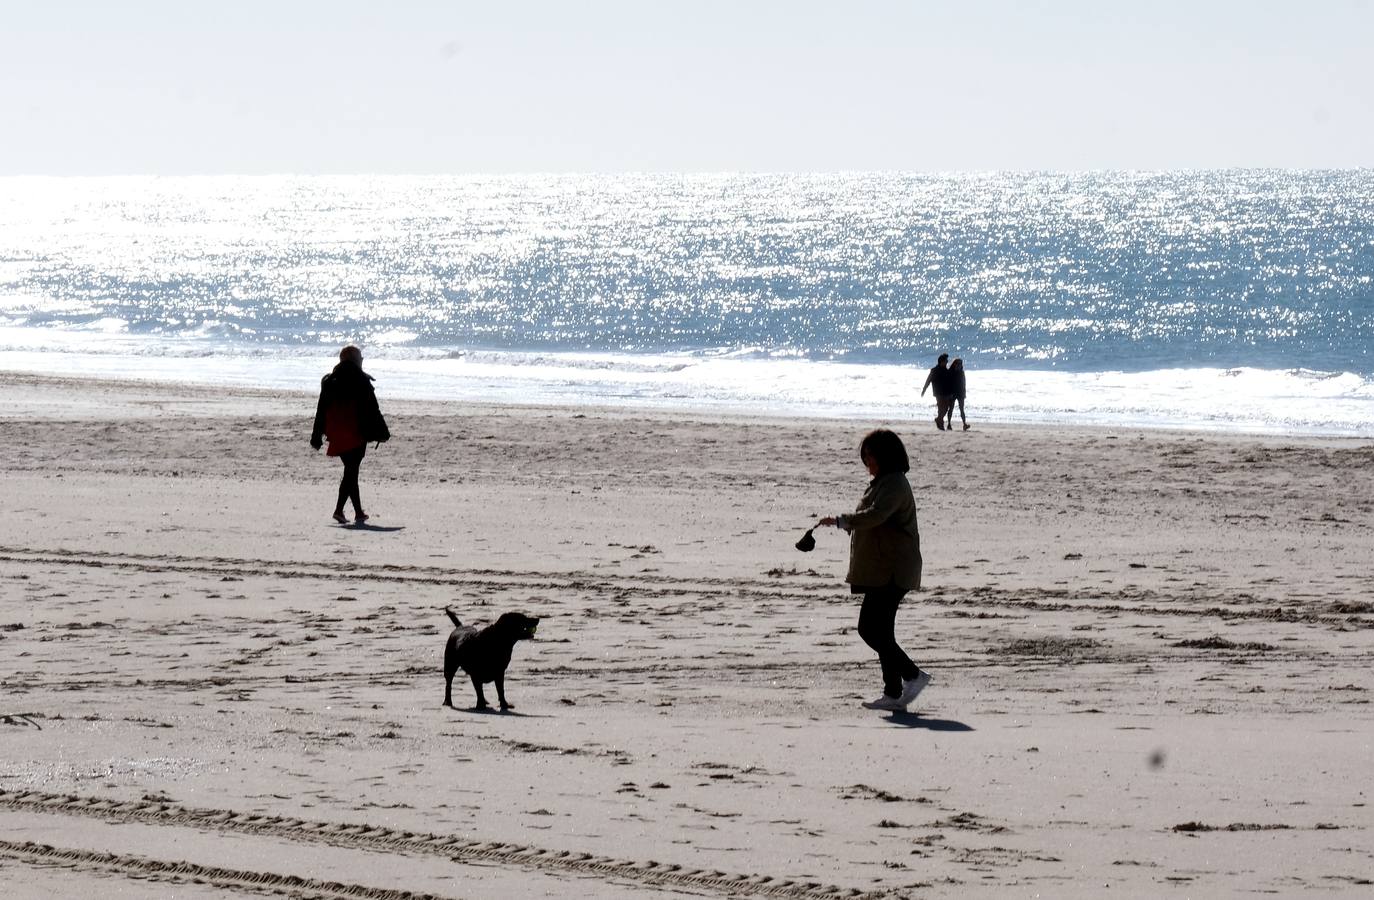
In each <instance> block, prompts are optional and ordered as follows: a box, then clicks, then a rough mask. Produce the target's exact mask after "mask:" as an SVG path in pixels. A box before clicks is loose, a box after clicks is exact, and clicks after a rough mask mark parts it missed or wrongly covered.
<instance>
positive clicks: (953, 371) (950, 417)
mask: <svg viewBox="0 0 1374 900" xmlns="http://www.w3.org/2000/svg"><path fill="white" fill-rule="evenodd" d="M967 390H968V389H967V386H966V382H965V381H964V361H963V360H962V359H956V360H955V361H954V362H952V363H950V364H949V410H948V412H946V414H945V430H946V431H953V430H954V404H956V403H958V404H959V421H961V422H963V423H964V430H965V431H968V417H967V416H965V415H964V395H965V394H966V393H967Z"/></svg>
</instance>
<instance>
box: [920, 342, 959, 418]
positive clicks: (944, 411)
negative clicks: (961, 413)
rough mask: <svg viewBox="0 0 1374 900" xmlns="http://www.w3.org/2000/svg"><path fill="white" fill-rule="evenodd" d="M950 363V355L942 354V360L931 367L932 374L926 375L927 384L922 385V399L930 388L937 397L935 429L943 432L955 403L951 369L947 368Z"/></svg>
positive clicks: (938, 360)
mask: <svg viewBox="0 0 1374 900" xmlns="http://www.w3.org/2000/svg"><path fill="white" fill-rule="evenodd" d="M948 362H949V354H948V353H941V354H940V358H939V359H937V360H936V361H935V365H934V366H932V367H931V369H930V373H929V374H928V375H926V383H925V384H923V385H921V396H922V397H924V396H925V395H926V388H930V389H931V393H932V394H934V395H935V427H936V428H938V429H940V430H941V431H944V430H945V418H946V417H947V416H948V415H949V413H950V409H951V408H952V407H953V406H954V401H953V400H952V399H951V398H950V379H949V369H947V368H946V367H945V365H946V363H948Z"/></svg>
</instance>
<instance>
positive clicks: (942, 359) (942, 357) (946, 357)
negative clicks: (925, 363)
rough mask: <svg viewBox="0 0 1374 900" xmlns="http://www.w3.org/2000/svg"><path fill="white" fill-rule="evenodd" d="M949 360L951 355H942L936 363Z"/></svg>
mask: <svg viewBox="0 0 1374 900" xmlns="http://www.w3.org/2000/svg"><path fill="white" fill-rule="evenodd" d="M947 359H949V354H948V353H941V354H940V357H939V358H938V359H937V360H935V361H936V362H944V361H945V360H947Z"/></svg>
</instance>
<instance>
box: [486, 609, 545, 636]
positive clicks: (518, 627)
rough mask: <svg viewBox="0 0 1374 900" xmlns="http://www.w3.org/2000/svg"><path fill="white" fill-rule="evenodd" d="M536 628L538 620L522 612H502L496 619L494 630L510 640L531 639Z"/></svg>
mask: <svg viewBox="0 0 1374 900" xmlns="http://www.w3.org/2000/svg"><path fill="white" fill-rule="evenodd" d="M538 628H539V620H538V619H537V618H535V617H533V616H527V615H525V614H524V613H518V612H508V613H502V614H501V618H499V619H497V620H496V630H497V631H499V632H500V633H501V634H503V635H505V636H506V637H507V638H508V639H509V640H511V641H523V640H528V639H532V638H533V637H534V632H535V631H536V630H538Z"/></svg>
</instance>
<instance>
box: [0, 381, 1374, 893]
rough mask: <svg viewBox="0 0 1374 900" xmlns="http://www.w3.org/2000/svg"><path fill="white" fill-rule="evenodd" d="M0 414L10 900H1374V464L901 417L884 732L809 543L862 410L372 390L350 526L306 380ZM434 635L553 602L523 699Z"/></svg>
mask: <svg viewBox="0 0 1374 900" xmlns="http://www.w3.org/2000/svg"><path fill="white" fill-rule="evenodd" d="M0 397H3V402H0V426H2V427H3V430H4V439H5V440H4V448H5V449H4V451H3V458H4V464H3V469H2V470H0V486H2V487H3V496H4V505H5V515H4V518H3V524H0V654H3V659H4V662H5V665H4V668H3V670H0V675H2V676H3V688H4V700H3V701H2V703H3V706H2V707H0V894H3V895H4V896H6V897H14V898H30V897H35V898H37V897H43V898H47V897H77V896H81V897H89V896H113V895H119V896H130V897H159V898H160V897H190V898H199V897H209V896H212V895H216V896H222V895H224V894H231V895H243V896H257V895H262V894H273V893H274V892H275V893H276V894H277V895H281V894H288V895H291V896H300V897H326V898H334V897H361V898H373V900H379V898H384V897H402V896H427V895H434V896H439V897H453V898H486V897H534V896H547V897H611V898H615V897H624V898H631V897H646V896H649V897H665V898H666V897H672V896H692V897H776V898H816V897H839V896H851V895H855V894H868V893H872V894H873V895H875V896H910V897H970V896H993V897H1000V896H1006V897H1034V896H1044V897H1101V896H1108V895H1110V896H1118V897H1127V896H1129V897H1156V896H1169V897H1223V896H1237V895H1244V896H1250V895H1253V894H1257V893H1259V894H1273V895H1278V896H1293V895H1297V894H1301V893H1305V892H1320V893H1322V894H1323V895H1338V894H1349V895H1351V896H1356V895H1359V896H1369V893H1370V890H1371V888H1370V884H1371V879H1374V834H1372V833H1371V827H1372V826H1374V817H1372V816H1371V812H1370V807H1369V806H1368V803H1369V802H1370V799H1371V798H1370V797H1369V794H1370V793H1371V784H1374V778H1372V777H1371V771H1372V766H1371V760H1374V747H1372V745H1374V710H1372V709H1371V707H1370V698H1371V696H1374V694H1371V691H1372V690H1374V677H1371V670H1370V664H1371V662H1374V639H1372V638H1374V569H1372V568H1371V558H1372V557H1374V553H1371V550H1374V446H1371V445H1370V444H1369V443H1368V442H1362V441H1354V440H1337V439H1309V438H1250V437H1219V436H1210V435H1199V434H1183V433H1162V432H1142V431H1108V430H1087V429H1056V428H1012V427H1003V426H998V425H995V424H984V423H976V428H975V430H974V431H971V432H969V433H967V434H963V433H953V434H946V433H941V432H937V431H935V430H934V428H933V427H932V426H931V425H930V424H929V423H928V419H927V418H926V415H925V412H924V407H920V408H917V409H914V410H913V416H915V417H916V421H914V422H894V423H888V424H890V425H891V426H892V427H894V428H896V429H897V430H898V431H899V432H900V433H902V434H903V435H904V436H905V437H906V439H907V444H908V448H909V449H910V451H911V453H912V457H913V460H914V462H915V465H916V468H915V469H914V470H913V472H912V483H913V486H914V487H915V488H916V491H917V497H918V503H919V507H920V515H921V529H922V541H923V549H924V552H925V557H926V572H925V580H926V589H925V590H924V591H922V592H921V593H920V594H919V595H917V596H915V597H914V598H912V599H911V600H909V601H908V603H906V604H905V605H904V606H903V608H902V611H901V612H900V613H899V616H898V634H899V637H900V638H901V639H902V641H903V643H904V644H905V645H906V647H907V649H908V651H909V652H910V653H911V654H912V656H913V657H915V658H916V660H917V661H918V662H919V663H920V664H921V665H922V666H923V667H925V668H928V669H930V670H931V671H932V672H933V673H934V676H935V682H934V684H933V685H932V686H931V687H930V688H929V690H928V691H927V693H926V694H925V695H923V696H922V698H921V699H920V701H918V707H917V708H914V710H913V714H909V715H904V716H903V715H898V716H893V715H890V714H883V713H874V712H869V711H867V710H864V709H862V708H861V707H860V706H859V702H860V701H861V700H863V699H869V698H871V697H873V696H875V695H876V694H877V693H878V691H879V689H880V685H879V678H878V667H877V663H876V660H875V659H874V658H873V656H872V655H871V653H870V652H869V651H868V649H867V648H866V647H865V646H863V644H862V643H861V641H860V640H859V639H858V637H857V635H856V634H855V633H854V623H855V618H856V615H857V602H856V599H855V598H853V597H851V596H850V595H849V594H848V593H847V591H846V589H845V588H844V586H843V585H842V584H841V579H842V577H843V574H844V566H845V558H846V552H847V545H846V541H845V540H844V539H843V537H842V535H840V534H839V533H838V532H834V531H826V530H818V532H817V537H818V542H819V546H818V547H817V550H816V552H814V553H811V554H809V555H802V554H800V553H798V552H797V551H796V550H794V549H793V546H792V545H793V542H794V541H795V540H796V539H797V538H798V537H799V536H800V534H801V532H802V531H803V530H804V529H805V527H806V526H807V525H808V524H809V523H810V522H812V521H814V519H815V518H816V517H818V516H821V515H826V514H834V513H837V512H844V511H846V510H849V509H852V507H853V504H854V502H855V500H856V499H857V497H858V496H859V494H860V493H861V492H862V489H863V486H864V481H865V475H864V471H863V468H862V466H861V465H860V463H859V461H858V459H857V458H856V451H855V447H856V445H857V441H858V438H859V437H860V435H861V433H862V431H863V430H864V429H865V427H866V425H865V424H859V423H853V422H831V421H788V420H775V421H761V420H745V419H728V418H722V417H709V416H699V415H682V414H666V413H657V412H627V411H612V410H601V409H586V410H581V411H578V410H569V409H538V408H497V407H481V406H457V405H444V404H434V403H399V402H388V400H387V398H386V396H385V385H382V401H383V406H384V410H385V411H386V412H387V414H388V420H389V422H390V424H391V426H392V432H393V434H395V435H396V437H395V438H394V439H393V440H392V441H391V442H390V443H388V444H386V445H383V446H382V447H381V448H380V449H377V450H369V453H368V458H367V460H366V462H365V463H364V466H363V490H364V500H365V501H366V503H367V507H368V511H369V512H370V513H371V514H372V515H373V516H374V518H373V520H372V522H371V523H370V524H371V525H375V526H376V527H369V528H362V529H360V528H351V527H350V528H341V527H337V526H335V525H334V523H333V522H332V521H331V520H330V518H329V512H330V510H331V508H332V502H333V494H334V490H335V485H336V484H337V479H338V474H339V466H338V463H337V461H334V460H329V459H326V458H325V457H324V456H323V455H317V454H315V453H313V452H312V451H311V450H310V449H309V448H308V446H307V444H306V439H307V437H308V431H309V425H310V415H311V413H312V411H313V397H310V396H307V395H291V394H280V393H269V392H258V393H255V392H250V391H241V390H235V391H228V390H226V391H212V390H207V389H200V388H188V387H174V386H166V385H149V384H121V383H112V382H91V381H78V380H70V379H47V378H39V377H32V376H21V375H0ZM875 424H876V423H875ZM446 605H452V606H453V607H454V608H455V609H456V610H457V611H458V613H459V614H460V615H461V616H462V617H463V618H464V620H465V621H471V622H479V623H480V622H485V621H490V620H492V619H494V618H495V617H496V616H497V615H498V614H500V613H501V612H504V611H507V610H523V611H525V612H527V613H529V614H531V615H537V616H541V617H543V618H544V620H543V623H542V625H541V626H540V631H539V640H537V641H533V642H528V643H522V644H520V645H518V646H517V648H516V652H515V660H514V662H513V664H512V667H511V670H510V673H509V678H508V681H507V690H508V694H509V696H510V698H511V700H512V702H513V703H514V704H515V706H516V709H515V711H513V712H512V713H511V714H507V715H501V714H490V713H488V714H483V713H477V712H474V711H471V710H470V709H467V708H464V707H467V706H470V704H471V702H472V695H471V690H470V687H469V686H468V685H467V684H465V683H464V684H458V683H455V696H456V698H458V702H459V705H460V708H459V709H457V710H450V709H444V708H441V707H440V700H441V699H442V696H443V679H442V675H441V672H440V663H441V657H442V651H443V644H444V639H445V636H446V635H447V633H448V630H449V623H448V620H447V619H446V618H445V616H444V614H443V607H444V606H446ZM404 892H411V893H409V894H406V893H404Z"/></svg>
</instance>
